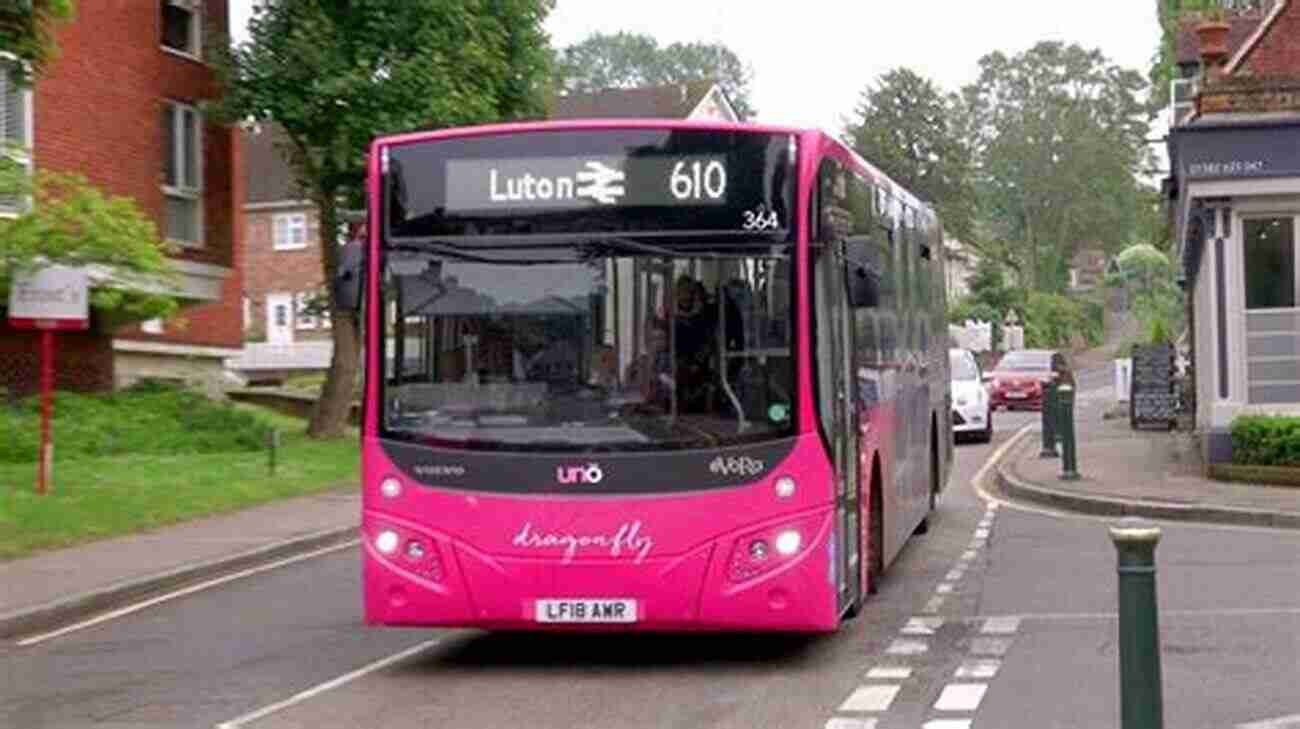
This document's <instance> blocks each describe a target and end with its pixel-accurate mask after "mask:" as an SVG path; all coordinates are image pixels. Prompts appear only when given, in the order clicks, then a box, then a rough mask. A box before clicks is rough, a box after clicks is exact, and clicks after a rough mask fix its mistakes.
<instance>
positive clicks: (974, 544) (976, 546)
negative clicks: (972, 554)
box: [970, 539, 988, 549]
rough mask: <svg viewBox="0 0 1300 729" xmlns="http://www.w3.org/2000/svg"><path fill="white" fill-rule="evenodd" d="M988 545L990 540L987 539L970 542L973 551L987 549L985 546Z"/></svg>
mask: <svg viewBox="0 0 1300 729" xmlns="http://www.w3.org/2000/svg"><path fill="white" fill-rule="evenodd" d="M987 544H988V540H987V539H972V540H970V548H971V549H983V548H984V547H985V545H987Z"/></svg>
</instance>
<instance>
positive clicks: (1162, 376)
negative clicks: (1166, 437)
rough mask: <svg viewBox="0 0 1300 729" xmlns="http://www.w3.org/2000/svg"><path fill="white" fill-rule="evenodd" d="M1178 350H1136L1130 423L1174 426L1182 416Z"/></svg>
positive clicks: (1161, 347)
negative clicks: (1176, 370) (1177, 387)
mask: <svg viewBox="0 0 1300 729" xmlns="http://www.w3.org/2000/svg"><path fill="white" fill-rule="evenodd" d="M1174 384H1175V383H1174V348H1173V346H1172V345H1169V344H1148V345H1138V346H1136V347H1134V348H1133V372H1132V379H1131V380H1130V385H1129V408H1130V410H1129V423H1130V425H1131V426H1132V427H1134V428H1138V427H1141V426H1143V425H1160V426H1164V427H1170V428H1171V427H1173V425H1174V421H1175V419H1176V418H1177V417H1178V394H1177V391H1176V390H1175V387H1174Z"/></svg>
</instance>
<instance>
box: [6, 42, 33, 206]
mask: <svg viewBox="0 0 1300 729" xmlns="http://www.w3.org/2000/svg"><path fill="white" fill-rule="evenodd" d="M14 63H15V62H14V61H12V60H9V59H7V58H4V57H3V56H0V154H5V155H7V156H8V157H9V159H12V160H14V161H15V162H18V163H19V164H21V165H24V166H27V167H28V168H30V167H31V156H30V155H29V154H28V153H27V147H28V145H30V144H31V139H32V129H31V125H32V114H31V98H32V97H31V91H30V90H28V89H25V88H23V87H21V86H19V85H18V83H17V80H16V78H15V73H14V71H15V70H16V69H15V67H14ZM26 206H27V201H26V200H24V199H22V198H21V197H20V196H18V195H12V194H11V195H5V194H0V215H16V214H18V213H21V212H23V210H24V209H25V208H26Z"/></svg>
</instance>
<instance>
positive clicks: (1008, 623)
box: [980, 616, 1020, 635]
mask: <svg viewBox="0 0 1300 729" xmlns="http://www.w3.org/2000/svg"><path fill="white" fill-rule="evenodd" d="M1019 629H1020V618H1017V617H1010V616H1007V617H1000V618H989V619H988V620H985V621H984V627H983V628H980V632H981V633H983V634H985V635H1009V634H1011V633H1014V632H1016V631H1017V630H1019Z"/></svg>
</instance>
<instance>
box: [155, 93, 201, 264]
mask: <svg viewBox="0 0 1300 729" xmlns="http://www.w3.org/2000/svg"><path fill="white" fill-rule="evenodd" d="M163 104H165V105H166V106H168V107H171V108H173V109H174V110H176V111H182V112H183V111H188V112H190V113H192V114H193V119H194V124H195V126H196V127H197V128H196V129H195V130H194V144H195V146H196V149H195V150H194V155H195V161H194V168H195V177H196V180H197V183H198V186H197V187H193V188H191V187H185V186H184V185H183V184H182V185H181V186H173V185H168V184H167V181H166V180H163V184H162V191H163V196H164V197H174V198H180V199H185V200H190V201H193V202H194V203H195V218H196V219H195V230H196V231H197V232H198V236H197V238H198V239H197V240H193V241H187V240H177V239H175V238H168V240H169V241H171V242H173V243H175V244H177V245H179V246H181V247H182V248H202V247H203V243H204V237H205V236H204V233H205V231H204V225H203V179H204V169H203V113H202V112H200V111H199V110H198V109H197V108H196V107H194V106H192V105H190V104H185V103H182V102H179V101H172V100H170V99H167V100H164V101H163ZM184 120H185V114H183V113H182V114H178V113H173V114H172V148H171V149H170V150H166V149H164V150H163V154H170V155H171V156H172V166H173V168H174V169H176V170H177V176H178V177H183V176H184V175H183V173H182V172H180V171H181V170H183V169H184V162H185V121H184ZM182 183H183V181H182ZM166 215H167V213H166V205H165V201H164V210H163V225H164V228H165V227H166ZM166 233H167V231H166V230H165V229H164V231H163V234H164V235H166Z"/></svg>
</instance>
